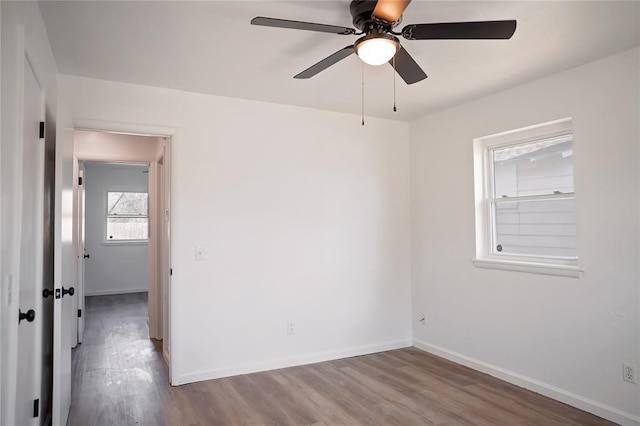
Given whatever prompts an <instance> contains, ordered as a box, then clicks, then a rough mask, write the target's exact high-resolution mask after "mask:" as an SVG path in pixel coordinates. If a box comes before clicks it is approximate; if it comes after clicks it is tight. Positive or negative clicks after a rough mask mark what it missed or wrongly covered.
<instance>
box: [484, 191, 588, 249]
mask: <svg viewBox="0 0 640 426" xmlns="http://www.w3.org/2000/svg"><path fill="white" fill-rule="evenodd" d="M574 210H575V202H574V200H573V199H559V200H542V201H500V200H498V201H497V202H496V204H495V218H496V231H495V233H496V235H495V243H494V247H493V252H494V254H516V255H534V256H542V255H544V256H553V257H565V258H567V257H568V258H573V257H577V256H578V253H577V250H576V222H575V214H574Z"/></svg>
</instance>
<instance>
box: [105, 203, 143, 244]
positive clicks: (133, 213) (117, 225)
mask: <svg viewBox="0 0 640 426" xmlns="http://www.w3.org/2000/svg"><path fill="white" fill-rule="evenodd" d="M106 230H107V235H106V237H107V240H108V241H140V240H148V239H149V194H148V193H146V192H111V191H110V192H107V227H106Z"/></svg>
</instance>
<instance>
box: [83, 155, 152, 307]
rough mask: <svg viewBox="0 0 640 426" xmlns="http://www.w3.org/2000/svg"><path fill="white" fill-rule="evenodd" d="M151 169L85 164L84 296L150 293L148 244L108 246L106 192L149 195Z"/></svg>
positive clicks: (146, 167) (133, 166)
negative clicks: (143, 193) (149, 170)
mask: <svg viewBox="0 0 640 426" xmlns="http://www.w3.org/2000/svg"><path fill="white" fill-rule="evenodd" d="M148 169H149V168H148V166H137V165H118V164H108V163H107V164H105V163H85V174H84V185H85V187H84V189H85V248H86V251H87V253H88V254H89V255H90V256H91V257H90V258H89V259H87V260H86V261H85V276H84V279H85V282H84V286H85V295H87V296H93V295H104V294H121V293H134V292H141V291H147V289H148V286H149V264H148V263H149V257H148V253H149V247H148V244H147V243H140V242H135V243H127V244H124V243H117V244H110V243H105V238H104V235H105V234H104V232H105V221H106V196H107V191H130V192H148V191H149V180H148V176H149V175H148V173H143V171H148Z"/></svg>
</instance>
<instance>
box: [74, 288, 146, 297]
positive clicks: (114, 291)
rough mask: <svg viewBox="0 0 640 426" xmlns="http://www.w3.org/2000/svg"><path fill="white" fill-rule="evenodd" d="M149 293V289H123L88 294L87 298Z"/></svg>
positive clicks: (86, 294)
mask: <svg viewBox="0 0 640 426" xmlns="http://www.w3.org/2000/svg"><path fill="white" fill-rule="evenodd" d="M147 291H149V289H148V288H146V287H145V288H133V289H132V288H123V289H115V290H98V291H92V292H90V293H89V292H87V293H85V294H84V295H85V296H111V295H112V294H129V293H146V292H147Z"/></svg>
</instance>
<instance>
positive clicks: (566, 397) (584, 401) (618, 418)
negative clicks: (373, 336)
mask: <svg viewBox="0 0 640 426" xmlns="http://www.w3.org/2000/svg"><path fill="white" fill-rule="evenodd" d="M413 346H415V347H416V348H418V349H421V350H423V351H425V352H429V353H431V354H434V355H437V356H440V357H442V358H446V359H448V360H450V361H453V362H455V363H457V364H461V365H464V366H466V367H469V368H473V369H474V370H477V371H480V372H482V373H486V374H489V375H490V376H493V377H496V378H498V379H500V380H504V381H505V382H509V383H512V384H514V385H516V386H520V387H522V388H525V389H528V390H530V391H533V392H535V393H539V394H541V395H544V396H547V397H549V398H552V399H555V400H556V401H560V402H563V403H565V404H567V405H571V406H573V407H576V408H579V409H581V410H583V411H586V412H589V413H592V414H595V415H596V416H599V417H602V418H604V419H607V420H610V421H612V422H615V423H619V424H621V425H624V426H640V417H639V416H636V415H634V414H631V413H627V412H625V411H622V410H618V409H617V408H614V407H611V406H609V405H606V404H602V403H600V402H597V401H594V400H591V399H589V398H585V397H583V396H580V395H577V394H575V393H572V392H569V391H566V390H564V389H560V388H557V387H555V386H552V385H550V384H547V383H543V382H540V381H538V380H535V379H532V378H530V377H526V376H523V375H521V374H517V373H514V372H512V371H509V370H505V369H504V368H500V367H496V366H495V365H491V364H488V363H486V362H483V361H479V360H476V359H473V358H471V357H468V356H466V355H462V354H460V353H457V352H454V351H451V350H449V349H444V348H441V347H438V346H435V345H431V344H429V343H426V342H421V341H419V340H414V341H413Z"/></svg>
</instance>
